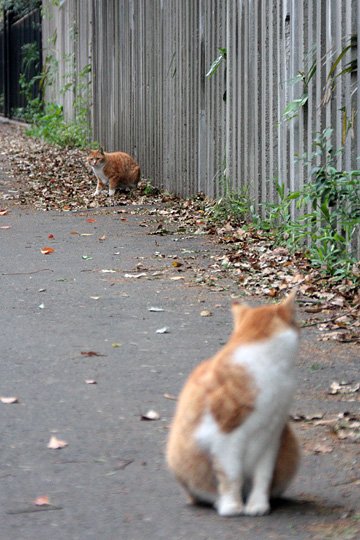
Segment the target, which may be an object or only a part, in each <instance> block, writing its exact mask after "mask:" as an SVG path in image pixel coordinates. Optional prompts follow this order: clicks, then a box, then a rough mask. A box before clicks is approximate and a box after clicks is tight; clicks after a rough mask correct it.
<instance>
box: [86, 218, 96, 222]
mask: <svg viewBox="0 0 360 540" xmlns="http://www.w3.org/2000/svg"><path fill="white" fill-rule="evenodd" d="M86 221H87V223H96V219H94V218H88V219H87V220H86Z"/></svg>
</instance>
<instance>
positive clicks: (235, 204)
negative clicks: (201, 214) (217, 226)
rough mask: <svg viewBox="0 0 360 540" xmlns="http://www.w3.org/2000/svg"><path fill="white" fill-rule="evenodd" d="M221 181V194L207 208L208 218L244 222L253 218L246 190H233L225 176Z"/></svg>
mask: <svg viewBox="0 0 360 540" xmlns="http://www.w3.org/2000/svg"><path fill="white" fill-rule="evenodd" d="M221 182H222V187H223V195H222V196H221V197H220V198H219V199H218V200H217V201H216V202H215V204H214V205H213V206H211V207H210V208H209V209H208V211H207V215H208V219H209V220H210V221H213V222H226V221H230V222H232V223H244V222H248V221H250V220H251V218H254V216H255V212H254V206H253V204H252V202H251V199H250V196H249V192H248V190H247V189H246V188H243V189H242V190H241V191H240V192H238V191H235V190H234V189H233V188H232V187H231V186H230V182H229V179H228V178H226V176H223V177H222V181H221Z"/></svg>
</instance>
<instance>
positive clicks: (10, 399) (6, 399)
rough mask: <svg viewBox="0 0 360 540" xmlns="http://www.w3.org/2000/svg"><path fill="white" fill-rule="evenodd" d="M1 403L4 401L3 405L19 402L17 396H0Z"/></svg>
mask: <svg viewBox="0 0 360 540" xmlns="http://www.w3.org/2000/svg"><path fill="white" fill-rule="evenodd" d="M0 401H1V403H5V405H12V404H13V403H19V400H18V398H17V397H0Z"/></svg>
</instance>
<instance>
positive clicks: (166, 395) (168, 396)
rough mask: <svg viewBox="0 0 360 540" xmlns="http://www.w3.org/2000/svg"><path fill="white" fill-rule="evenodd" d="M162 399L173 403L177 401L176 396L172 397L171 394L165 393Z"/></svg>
mask: <svg viewBox="0 0 360 540" xmlns="http://www.w3.org/2000/svg"><path fill="white" fill-rule="evenodd" d="M164 398H165V399H171V400H173V401H176V400H177V397H176V396H174V395H173V394H168V393H165V394H164Z"/></svg>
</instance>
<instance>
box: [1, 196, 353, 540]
mask: <svg viewBox="0 0 360 540" xmlns="http://www.w3.org/2000/svg"><path fill="white" fill-rule="evenodd" d="M3 206H6V203H5V204H3ZM135 209H136V207H134V206H130V207H121V208H113V209H112V208H108V209H104V210H98V211H96V210H94V211H85V212H81V211H79V212H71V213H66V212H63V213H52V212H35V211H33V210H32V209H28V208H25V209H22V208H19V207H12V208H10V211H9V213H8V214H7V215H4V216H2V217H0V226H1V227H7V226H9V228H1V229H0V286H1V289H0V290H1V293H0V298H1V303H0V305H1V311H0V351H1V369H0V371H1V377H0V396H1V397H16V398H17V399H18V403H14V404H5V403H0V419H1V420H0V421H1V443H0V451H1V456H0V479H1V490H0V501H1V504H0V539H1V540H13V539H14V540H25V539H31V540H88V539H89V540H90V539H91V540H98V539H101V540H118V539H119V540H143V539H148V540H153V539H154V540H155V539H168V540H180V539H187V540H205V539H207V540H217V539H221V540H230V539H237V538H242V539H245V540H255V539H256V540H259V539H275V540H276V539H284V540H285V539H286V540H288V539H297V540H300V539H308V538H319V539H321V538H348V539H351V538H356V537H357V532H356V531H358V530H359V529H356V521H355V520H354V519H353V516H354V512H356V507H357V503H358V493H357V492H356V489H354V486H353V485H352V484H351V482H353V479H354V478H355V479H356V477H357V476H358V469H356V463H357V462H356V456H355V454H354V451H353V448H354V445H352V446H351V447H350V446H349V445H348V446H346V447H345V450H344V448H342V447H341V448H340V447H335V448H334V449H333V450H330V451H329V452H328V453H327V452H318V453H316V452H304V458H303V462H302V467H301V469H300V471H299V474H298V476H297V478H296V480H295V481H294V483H293V485H292V486H291V488H290V489H289V491H288V493H287V499H286V500H283V501H281V502H280V503H278V504H277V505H276V506H275V508H274V509H273V512H272V513H271V514H270V515H269V516H266V517H261V518H247V517H238V518H231V519H229V518H220V517H219V516H218V515H217V514H216V513H215V512H214V511H213V510H212V509H209V508H201V507H191V506H188V505H187V503H186V499H185V497H184V495H183V493H182V491H181V489H180V487H179V486H178V485H177V483H176V482H175V481H174V479H173V478H172V477H171V475H170V474H169V472H168V471H167V469H166V465H165V462H164V446H165V441H166V436H167V432H168V426H169V422H170V420H171V417H172V414H173V411H174V407H175V403H176V402H175V400H174V399H172V398H174V397H176V395H177V393H178V392H179V390H180V388H181V386H182V384H183V382H184V380H185V378H186V376H187V374H188V373H189V372H190V371H191V369H192V368H193V367H194V366H195V365H196V364H197V363H198V362H199V361H200V360H202V359H204V358H206V357H208V356H209V355H210V354H212V353H214V352H216V350H217V349H218V348H219V347H220V346H221V345H222V344H223V343H224V342H225V341H226V339H227V337H228V335H229V333H230V331H231V315H230V311H229V306H230V303H231V297H230V296H231V295H230V292H232V293H234V292H235V293H236V289H235V291H234V288H233V289H232V291H230V290H227V289H226V288H225V290H224V291H220V290H215V291H212V290H211V288H209V287H207V286H206V285H204V284H202V283H200V282H198V281H201V280H197V279H196V271H197V270H196V269H197V268H209V267H210V265H211V264H212V260H211V255H212V253H214V252H215V251H216V250H217V249H219V247H218V246H215V245H214V244H213V243H212V241H211V240H210V239H208V238H205V237H203V236H196V235H188V236H186V235H183V236H182V235H181V234H174V235H167V236H160V235H150V234H149V232H151V230H152V228H151V227H152V223H151V222H150V221H149V219H148V218H146V217H144V216H143V215H141V214H139V215H137V214H133V213H132V211H134V210H135ZM146 219H148V221H147V222H146ZM146 224H147V225H148V226H147V227H146V226H144V225H146ZM49 235H50V238H49ZM51 235H52V236H53V237H51ZM44 247H52V248H53V249H54V252H52V253H50V254H47V255H44V254H42V253H41V249H42V248H44ZM174 257H177V259H174ZM174 260H177V261H180V262H182V266H181V267H174V265H173V264H172V263H173V262H174ZM238 292H239V291H238ZM240 292H241V291H240ZM151 308H158V309H157V310H153V309H151ZM160 310H161V311H160ZM202 311H209V312H210V316H201V312H202ZM164 328H166V332H164V333H158V332H157V331H158V330H162V331H164ZM334 346H335V345H334ZM329 347H330V346H327V345H321V346H320V345H319V343H318V342H317V341H316V335H315V330H313V329H310V330H309V331H308V333H307V334H305V338H304V345H303V348H302V353H301V356H300V360H299V366H298V377H299V391H298V393H297V395H296V399H295V403H294V407H293V409H294V411H298V412H299V411H301V412H303V413H306V412H310V413H311V412H312V413H313V412H314V411H318V410H322V411H324V408H325V404H324V403H323V397H322V396H323V391H324V387H325V386H326V385H328V383H329V382H331V380H333V379H334V378H336V377H341V376H342V375H344V371H343V366H344V363H346V371H345V374H346V376H347V377H348V378H353V377H356V374H357V363H356V362H357V353H356V352H355V349H354V348H353V347H346V345H343V346H340V347H342V348H341V349H336V351H337V352H336V355H334V349H331V347H330V348H329ZM84 353H85V354H84ZM94 353H96V354H94ZM314 361H316V362H317V364H318V365H321V369H319V370H316V369H313V370H311V369H310V367H309V366H310V365H313V364H314ZM86 381H88V382H86ZM89 381H96V384H89ZM309 389H310V390H309ZM349 406H351V407H353V406H354V404H348V403H340V404H339V402H338V401H335V402H331V403H328V404H327V405H326V407H327V410H328V411H330V412H339V410H343V409H344V408H345V407H349ZM151 410H152V411H155V412H156V413H157V414H158V415H159V419H157V420H146V419H145V418H144V416H146V414H147V412H148V411H151ZM295 427H296V426H295ZM307 433H308V432H306V431H305V430H304V437H305V438H306V437H307V439H306V440H307V444H308V443H309V440H310V442H311V438H312V434H311V433H310V435H308V434H307ZM52 436H55V437H56V438H57V439H58V440H62V441H66V443H67V446H66V447H64V448H60V449H49V448H48V447H47V445H48V443H49V440H50V438H51V437H52ZM356 470H357V472H356ZM38 497H48V500H49V504H48V505H44V506H36V505H35V504H34V501H35V500H36V499H37V498H38ZM341 524H344V525H343V528H341V527H342V525H341ZM338 527H340V529H338ZM343 530H344V531H345V530H347V531H350V532H348V533H347V534H348V536H345V533H344V536H342V534H343ZM329 531H330V532H329ZM354 531H355V532H354Z"/></svg>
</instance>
